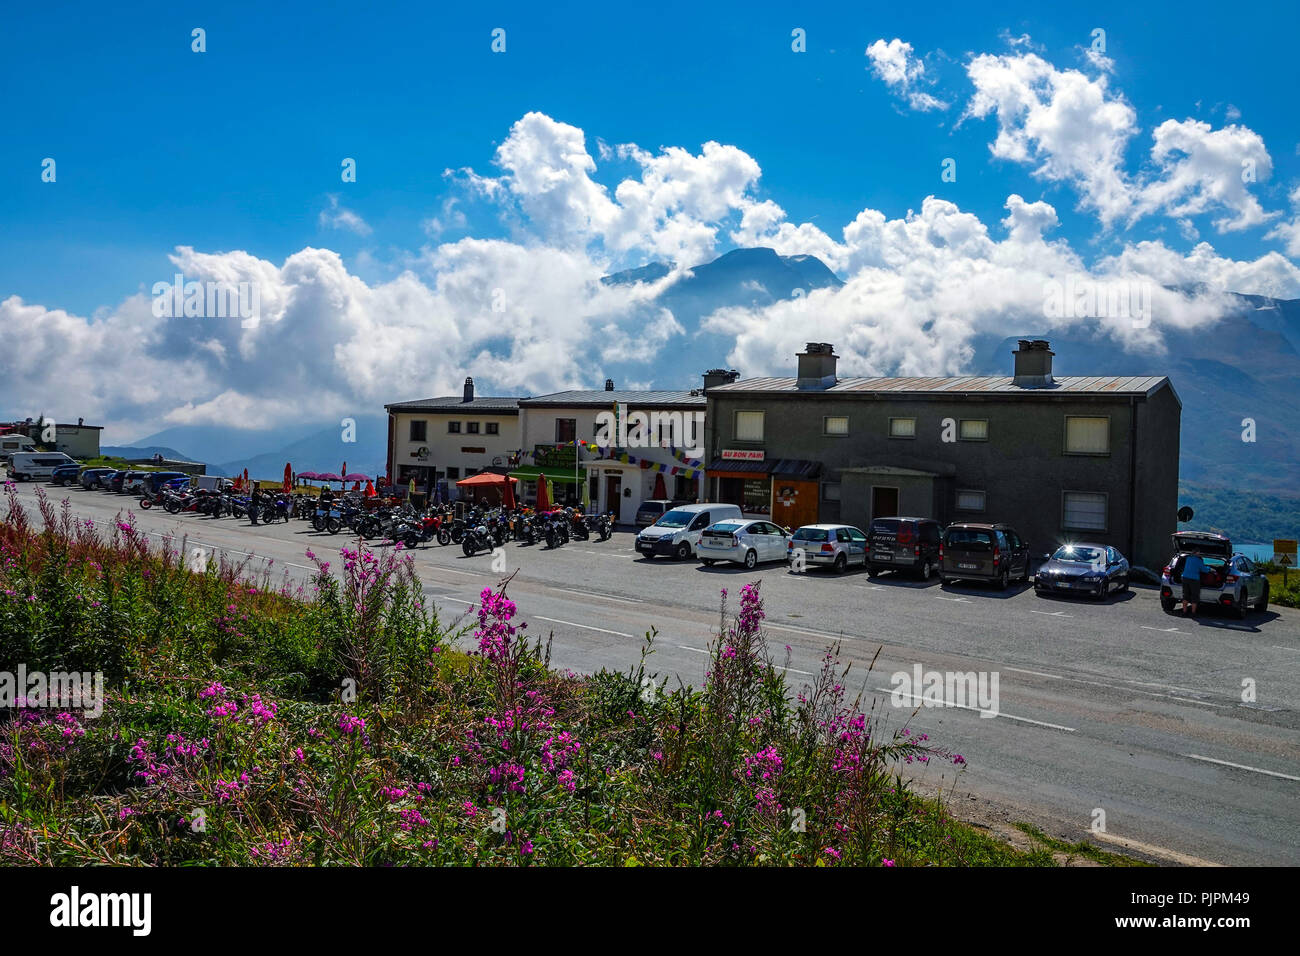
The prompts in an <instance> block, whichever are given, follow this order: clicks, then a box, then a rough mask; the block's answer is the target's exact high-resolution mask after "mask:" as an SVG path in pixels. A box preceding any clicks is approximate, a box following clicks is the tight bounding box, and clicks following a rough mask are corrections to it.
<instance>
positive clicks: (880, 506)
mask: <svg viewBox="0 0 1300 956" xmlns="http://www.w3.org/2000/svg"><path fill="white" fill-rule="evenodd" d="M897 517H898V489H897V488H887V487H884V486H883V485H872V487H871V520H872V521H875V520H876V519H877V518H897Z"/></svg>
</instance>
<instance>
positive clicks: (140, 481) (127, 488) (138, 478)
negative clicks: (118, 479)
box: [121, 471, 153, 495]
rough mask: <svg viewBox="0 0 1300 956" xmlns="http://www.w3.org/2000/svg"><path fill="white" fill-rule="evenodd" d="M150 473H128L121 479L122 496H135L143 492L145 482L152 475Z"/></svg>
mask: <svg viewBox="0 0 1300 956" xmlns="http://www.w3.org/2000/svg"><path fill="white" fill-rule="evenodd" d="M152 474H153V472H151V471H128V472H126V476H125V477H124V478H123V479H122V488H121V491H122V494H124V495H127V494H129V495H137V494H140V493H141V492H142V491H144V490H145V482H147V481H148V480H149V476H150V475H152Z"/></svg>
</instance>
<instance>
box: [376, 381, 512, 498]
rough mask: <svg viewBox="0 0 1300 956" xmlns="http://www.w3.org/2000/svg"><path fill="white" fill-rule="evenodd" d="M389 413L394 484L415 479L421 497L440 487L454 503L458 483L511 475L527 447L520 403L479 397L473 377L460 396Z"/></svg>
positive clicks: (401, 405) (396, 408) (417, 403)
mask: <svg viewBox="0 0 1300 956" xmlns="http://www.w3.org/2000/svg"><path fill="white" fill-rule="evenodd" d="M384 408H385V410H387V412H388V477H389V480H390V481H391V482H392V483H394V484H396V485H397V486H398V487H399V488H405V487H407V485H408V483H409V482H410V480H411V479H412V478H414V479H415V486H416V491H417V492H418V493H420V494H426V495H427V494H431V493H433V492H434V491H436V490H438V489H439V488H441V489H442V491H443V495H444V498H450V499H453V500H454V499H455V498H456V497H458V495H457V492H456V482H457V481H459V480H460V479H461V478H468V477H469V476H470V475H476V474H478V473H479V472H481V471H484V470H488V469H490V470H493V471H503V472H504V471H506V470H507V469H508V468H509V467H510V464H511V462H512V459H513V460H515V461H517V460H518V455H519V453H520V450H521V448H522V447H523V446H522V445H521V444H520V437H519V399H517V398H501V397H482V398H480V397H477V396H475V394H474V380H473V379H472V378H467V379H465V391H464V394H462V395H460V396H455V395H451V396H445V397H442V398H426V399H421V400H419V401H414V402H397V403H395V404H392V405H385V406H384ZM439 482H443V484H442V485H439Z"/></svg>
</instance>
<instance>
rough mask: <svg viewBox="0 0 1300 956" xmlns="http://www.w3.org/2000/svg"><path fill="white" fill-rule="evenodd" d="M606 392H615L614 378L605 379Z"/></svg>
mask: <svg viewBox="0 0 1300 956" xmlns="http://www.w3.org/2000/svg"><path fill="white" fill-rule="evenodd" d="M605 391H607V392H612V391H614V380H613V379H612V378H607V379H605Z"/></svg>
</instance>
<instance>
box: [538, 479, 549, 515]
mask: <svg viewBox="0 0 1300 956" xmlns="http://www.w3.org/2000/svg"><path fill="white" fill-rule="evenodd" d="M548 490H549V489H547V487H546V476H545V475H542V474H539V475H538V476H537V510H538V511H550V510H551V497H550V495H549V494H548V493H547V492H548Z"/></svg>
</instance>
